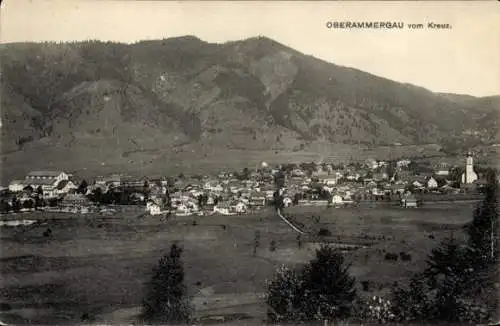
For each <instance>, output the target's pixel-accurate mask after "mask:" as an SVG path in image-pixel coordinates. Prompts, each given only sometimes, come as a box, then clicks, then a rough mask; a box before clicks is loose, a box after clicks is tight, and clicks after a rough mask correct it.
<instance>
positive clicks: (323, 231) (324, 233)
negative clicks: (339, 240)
mask: <svg viewBox="0 0 500 326" xmlns="http://www.w3.org/2000/svg"><path fill="white" fill-rule="evenodd" d="M331 235H332V233H331V232H330V230H328V229H325V228H320V229H319V231H318V236H320V237H329V236H331Z"/></svg>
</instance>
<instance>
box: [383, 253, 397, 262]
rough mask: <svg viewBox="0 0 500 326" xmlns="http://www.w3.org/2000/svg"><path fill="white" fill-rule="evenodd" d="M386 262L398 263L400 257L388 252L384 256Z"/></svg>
mask: <svg viewBox="0 0 500 326" xmlns="http://www.w3.org/2000/svg"><path fill="white" fill-rule="evenodd" d="M384 259H385V260H391V261H397V260H398V255H397V254H394V253H392V252H388V253H386V254H385V256H384Z"/></svg>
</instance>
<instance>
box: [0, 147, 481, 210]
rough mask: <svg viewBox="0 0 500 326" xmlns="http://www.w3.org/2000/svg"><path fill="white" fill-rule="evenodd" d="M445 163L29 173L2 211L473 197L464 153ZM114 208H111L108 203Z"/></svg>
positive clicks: (477, 183)
mask: <svg viewBox="0 0 500 326" xmlns="http://www.w3.org/2000/svg"><path fill="white" fill-rule="evenodd" d="M464 163H465V164H464V165H463V166H462V167H461V166H450V165H449V164H444V163H441V164H437V165H435V166H431V165H430V164H427V163H425V162H424V163H422V162H419V163H416V162H413V161H411V160H409V159H401V160H396V161H390V162H388V161H380V160H379V161H377V160H366V161H365V162H363V163H358V162H357V163H350V164H339V165H335V164H329V163H302V164H283V165H278V166H276V167H270V166H269V165H268V164H267V163H266V162H262V163H261V165H260V168H258V169H254V170H249V169H247V168H245V169H243V170H242V171H234V172H228V171H224V172H221V173H219V174H218V175H216V176H201V175H194V176H190V177H187V176H184V175H182V174H181V175H178V176H176V177H160V178H145V177H142V178H133V177H131V176H127V175H124V174H112V175H109V176H104V177H97V178H95V180H92V181H91V182H89V181H87V180H84V179H81V178H79V177H78V175H72V174H70V173H66V172H63V171H32V172H30V173H28V174H27V175H26V177H25V178H24V179H23V180H13V181H11V182H10V184H9V185H8V187H3V188H2V190H1V194H2V196H1V201H0V211H1V212H2V213H9V212H14V213H15V212H29V211H35V210H47V211H52V212H57V211H60V212H67V213H81V214H86V213H95V212H101V213H105V212H106V211H109V210H110V209H116V207H120V206H122V205H136V206H138V207H143V208H141V210H143V211H144V214H150V215H155V216H171V215H176V216H190V215H197V216H202V215H212V214H220V215H237V214H246V213H251V212H256V211H259V210H260V209H262V208H264V207H266V206H270V205H273V203H274V202H275V194H276V190H277V188H278V187H279V188H280V189H282V191H281V192H280V194H281V196H282V197H281V198H282V205H283V207H291V206H324V207H345V206H353V205H358V204H360V203H363V202H374V203H384V204H389V205H393V206H395V207H404V208H417V207H419V206H421V205H425V203H426V202H429V201H430V202H432V201H445V200H467V199H473V198H475V197H477V195H479V194H480V192H481V188H482V187H483V186H484V185H485V184H486V181H485V180H484V178H483V173H481V172H479V171H476V170H477V169H475V168H474V166H473V157H472V154H471V153H468V154H467V156H466V158H465V162H464ZM111 206H113V207H114V208H110V207H111Z"/></svg>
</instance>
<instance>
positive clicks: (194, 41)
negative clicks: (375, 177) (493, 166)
mask: <svg viewBox="0 0 500 326" xmlns="http://www.w3.org/2000/svg"><path fill="white" fill-rule="evenodd" d="M0 54H1V69H2V76H1V78H2V80H1V83H2V87H1V91H2V93H1V101H2V102H1V104H2V140H3V141H2V153H4V154H5V153H7V152H11V151H16V150H21V149H23V148H24V146H26V145H27V144H28V143H30V146H31V148H32V147H33V146H35V147H36V146H37V144H38V143H39V142H42V143H43V144H54V145H57V146H60V147H66V148H72V150H75V149H77V148H79V147H81V148H82V150H83V149H84V150H85V151H86V152H87V153H90V154H91V153H96V151H97V149H99V151H106V150H109V151H112V152H115V153H116V155H121V156H123V155H126V153H129V152H130V151H141V150H149V149H150V150H158V149H161V150H164V151H166V152H168V151H169V150H172V148H175V147H179V146H182V145H183V144H188V143H189V144H200V145H204V146H211V147H214V148H225V149H255V150H269V149H275V148H279V149H280V150H293V149H297V148H303V147H304V146H307V144H308V143H309V142H310V141H314V140H321V141H328V142H332V143H345V144H363V145H369V146H373V145H384V144H392V143H395V142H398V143H401V144H421V143H447V142H454V141H457V140H463V139H464V138H470V137H473V138H474V139H475V141H478V142H481V143H488V142H494V141H496V140H497V139H498V125H497V121H498V113H499V111H500V101H499V99H500V97H498V96H497V97H488V98H475V97H468V96H462V95H453V94H438V93H433V92H431V91H429V90H426V89H424V88H421V87H417V86H413V85H409V84H401V83H397V82H394V81H391V80H388V79H385V78H381V77H377V76H374V75H371V74H368V73H365V72H362V71H360V70H356V69H352V68H345V67H341V66H338V65H335V64H332V63H328V62H325V61H322V60H319V59H316V58H314V57H311V56H306V55H303V54H301V53H299V52H297V51H295V50H293V49H291V48H289V47H286V46H284V45H282V44H280V43H277V42H275V41H273V40H270V39H268V38H264V37H257V38H251V39H247V40H243V41H236V42H228V43H224V44H210V43H206V42H203V41H201V40H200V39H198V38H195V37H192V36H186V37H179V38H171V39H166V40H157V41H143V42H139V43H135V44H132V45H126V44H118V43H109V42H108V43H104V42H97V41H88V42H78V43H65V44H59V43H58V44H56V43H42V44H32V43H29V44H26V43H15V44H3V45H1V46H0ZM120 153H121V154H120ZM124 153H125V154H124ZM96 155H97V154H96Z"/></svg>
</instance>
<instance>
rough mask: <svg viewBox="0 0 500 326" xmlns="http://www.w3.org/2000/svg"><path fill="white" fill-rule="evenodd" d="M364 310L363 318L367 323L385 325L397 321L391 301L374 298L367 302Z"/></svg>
mask: <svg viewBox="0 0 500 326" xmlns="http://www.w3.org/2000/svg"><path fill="white" fill-rule="evenodd" d="M363 308H364V309H363V310H362V312H361V316H362V319H363V321H365V322H370V323H376V324H385V323H389V322H393V321H394V320H395V319H396V316H395V315H394V313H393V312H392V303H391V301H390V300H386V299H383V298H381V297H378V296H373V297H371V298H370V299H369V300H367V301H366V302H365V305H364V307H363Z"/></svg>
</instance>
